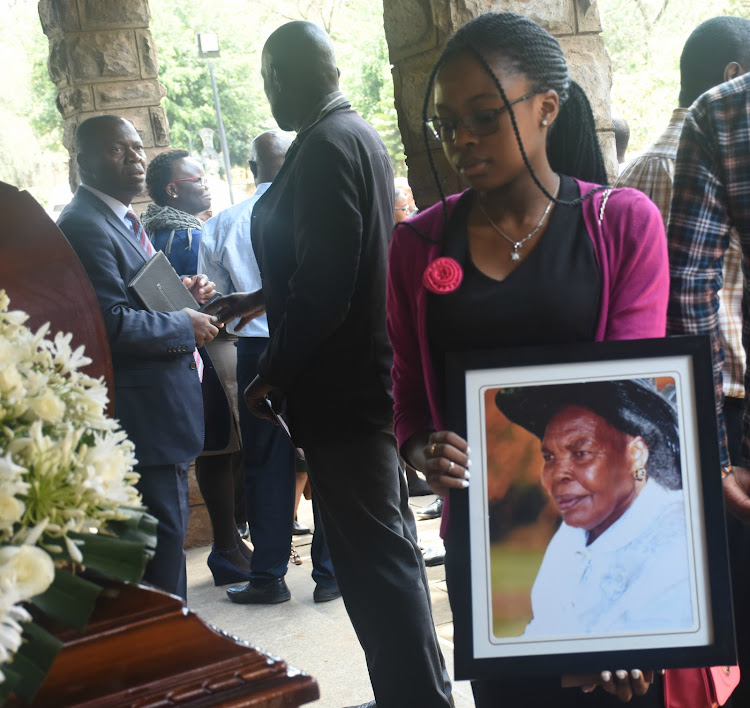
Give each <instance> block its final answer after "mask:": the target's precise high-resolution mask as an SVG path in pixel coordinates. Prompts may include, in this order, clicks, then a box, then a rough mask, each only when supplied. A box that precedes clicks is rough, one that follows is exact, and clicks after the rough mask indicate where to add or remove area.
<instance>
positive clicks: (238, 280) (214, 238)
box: [198, 182, 271, 338]
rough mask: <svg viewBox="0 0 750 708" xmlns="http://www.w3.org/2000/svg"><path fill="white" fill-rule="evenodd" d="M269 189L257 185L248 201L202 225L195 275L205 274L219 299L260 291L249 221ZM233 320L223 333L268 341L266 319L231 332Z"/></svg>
mask: <svg viewBox="0 0 750 708" xmlns="http://www.w3.org/2000/svg"><path fill="white" fill-rule="evenodd" d="M270 186H271V183H270V182H263V183H261V184H259V185H258V187H257V188H256V190H255V194H253V196H252V197H250V199H246V200H245V201H244V202H240V203H239V204H235V205H234V206H233V207H231V208H229V209H225V210H224V211H222V212H220V213H219V214H217V215H216V216H214V217H213V218H211V219H209V220H208V221H207V222H206V223H205V224H203V232H202V234H201V244H200V249H199V251H198V272H199V273H205V274H206V275H207V276H208V277H209V278H210V279H211V280H213V281H214V283H216V290H217V291H218V292H220V293H221V294H222V295H229V294H230V293H241V292H253V291H255V290H259V289H260V288H261V280H260V270H259V269H258V262H257V261H256V260H255V253H254V252H253V243H252V241H251V240H250V220H251V218H252V215H253V207H254V206H255V203H256V202H257V201H258V199H260V197H261V195H262V194H263V193H264V192H265V191H266V190H267V189H268V188H269V187H270ZM236 324H237V320H234V321H233V322H232V324H228V325H227V331H228V332H229V333H231V334H236V335H237V336H238V337H266V338H267V337H268V319H267V317H266V316H265V315H263V316H261V317H256V318H255V319H254V320H253V321H252V322H250V323H249V324H246V325H245V326H244V327H243V328H242V329H240V330H237V329H235V325H236Z"/></svg>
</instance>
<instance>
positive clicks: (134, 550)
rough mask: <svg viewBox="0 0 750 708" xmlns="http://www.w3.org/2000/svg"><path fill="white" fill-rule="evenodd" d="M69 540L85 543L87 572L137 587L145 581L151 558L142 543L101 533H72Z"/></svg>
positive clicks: (84, 555)
mask: <svg viewBox="0 0 750 708" xmlns="http://www.w3.org/2000/svg"><path fill="white" fill-rule="evenodd" d="M68 536H69V537H70V538H72V539H78V540H82V541H83V544H82V545H81V546H80V549H81V553H82V554H83V565H84V566H85V567H86V568H90V569H91V570H95V571H97V572H98V573H101V574H102V575H106V576H108V577H110V578H116V579H117V580H125V581H127V582H131V583H137V582H139V581H140V579H141V578H142V577H143V571H144V570H145V569H146V562H147V561H148V555H147V554H146V552H145V549H144V546H143V543H142V542H140V541H129V540H126V539H121V538H115V537H113V536H105V535H104V534H101V533H99V534H91V533H80V534H79V533H69V534H68Z"/></svg>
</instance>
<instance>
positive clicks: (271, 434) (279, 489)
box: [237, 337, 336, 587]
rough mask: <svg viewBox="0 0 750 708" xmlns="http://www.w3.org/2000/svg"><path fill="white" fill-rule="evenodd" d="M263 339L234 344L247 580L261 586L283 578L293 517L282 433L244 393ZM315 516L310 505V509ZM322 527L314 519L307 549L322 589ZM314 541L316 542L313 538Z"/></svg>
mask: <svg viewBox="0 0 750 708" xmlns="http://www.w3.org/2000/svg"><path fill="white" fill-rule="evenodd" d="M267 343H268V340H267V339H263V338H257V337H240V339H239V340H238V342H237V389H238V395H239V413H240V434H241V437H242V454H243V470H244V483H245V511H246V514H247V522H248V525H249V527H250V540H251V541H252V544H253V557H252V558H251V559H250V581H251V582H252V583H253V584H254V585H263V584H265V583H268V582H270V581H271V580H274V579H276V578H280V577H283V576H284V575H286V571H287V567H288V565H289V552H290V550H291V543H292V521H293V518H294V493H295V482H296V476H295V472H294V451H293V450H292V446H291V445H290V444H289V441H288V440H287V438H286V436H285V435H284V431H283V430H282V429H281V428H280V427H279V426H277V425H274V424H273V423H270V422H269V421H267V420H264V419H263V418H258V417H256V416H254V415H253V414H252V413H251V412H250V411H249V410H248V408H247V406H246V405H245V399H244V397H243V393H244V391H245V389H246V388H247V386H248V385H249V384H250V382H251V381H252V380H253V379H254V378H255V375H256V372H257V368H258V359H259V358H260V355H261V354H262V353H263V351H264V350H265V348H266V344H267ZM313 513H315V506H313ZM322 529H323V526H322V524H319V523H318V520H317V518H316V520H315V535H314V536H313V545H312V550H311V555H312V561H313V578H314V579H315V580H316V582H319V583H320V584H321V585H323V586H326V587H331V586H334V585H335V584H336V581H335V579H334V573H333V566H332V564H331V559H330V556H329V555H328V550H327V547H326V543H325V535H324V533H323V530H322ZM316 537H317V538H316Z"/></svg>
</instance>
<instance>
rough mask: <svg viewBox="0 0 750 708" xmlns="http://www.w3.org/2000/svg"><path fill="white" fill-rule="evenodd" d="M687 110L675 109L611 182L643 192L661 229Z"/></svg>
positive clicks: (665, 215) (665, 216)
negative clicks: (654, 209) (654, 208)
mask: <svg viewBox="0 0 750 708" xmlns="http://www.w3.org/2000/svg"><path fill="white" fill-rule="evenodd" d="M687 112H688V109H687V108H675V109H674V111H672V118H671V119H670V121H669V125H668V126H667V129H666V130H665V131H664V132H663V133H662V134H661V136H659V139H658V140H657V141H656V142H655V143H654V144H653V145H652V146H651V147H650V148H649V149H648V150H646V151H645V152H644V153H642V154H641V155H639V156H638V157H636V158H635V159H634V160H631V161H630V162H629V163H628V164H627V166H626V167H625V169H624V170H623V171H622V174H621V175H620V176H619V177H618V178H617V182H615V187H633V188H634V189H637V190H639V191H641V192H643V193H644V194H645V195H646V196H647V197H648V198H649V199H650V200H651V201H652V202H653V203H654V204H656V206H658V207H659V211H660V212H661V218H662V219H664V227H665V228H666V226H667V219H668V218H669V202H670V200H671V199H672V180H674V163H675V160H676V159H677V147H678V145H679V144H680V133H681V132H682V124H683V123H684V122H685V116H686V115H687Z"/></svg>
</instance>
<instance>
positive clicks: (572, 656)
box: [446, 336, 736, 679]
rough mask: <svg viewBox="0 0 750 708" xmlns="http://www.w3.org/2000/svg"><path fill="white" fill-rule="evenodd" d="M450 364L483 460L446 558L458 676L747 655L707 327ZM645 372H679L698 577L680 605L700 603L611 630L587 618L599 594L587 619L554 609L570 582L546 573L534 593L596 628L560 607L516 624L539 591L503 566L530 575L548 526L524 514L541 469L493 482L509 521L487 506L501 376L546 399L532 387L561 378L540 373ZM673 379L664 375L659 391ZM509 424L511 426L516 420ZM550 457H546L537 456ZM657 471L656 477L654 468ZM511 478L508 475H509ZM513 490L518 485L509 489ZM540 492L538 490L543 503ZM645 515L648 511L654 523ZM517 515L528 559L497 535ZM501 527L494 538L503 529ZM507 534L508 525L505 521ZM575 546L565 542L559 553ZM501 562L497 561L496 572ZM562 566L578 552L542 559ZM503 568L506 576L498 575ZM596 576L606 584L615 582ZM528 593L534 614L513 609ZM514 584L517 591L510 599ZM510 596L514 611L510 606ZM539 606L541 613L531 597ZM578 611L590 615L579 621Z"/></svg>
mask: <svg viewBox="0 0 750 708" xmlns="http://www.w3.org/2000/svg"><path fill="white" fill-rule="evenodd" d="M446 375H447V381H446V385H447V387H446V401H447V411H448V421H447V422H448V426H449V428H450V429H452V430H455V431H456V432H458V433H459V434H460V435H462V436H463V437H465V438H466V439H467V440H468V441H469V446H470V449H471V460H472V467H471V470H470V471H471V481H470V485H469V488H468V489H466V490H452V491H451V495H450V533H449V538H448V544H447V547H448V550H449V553H450V555H451V557H452V561H451V563H450V564H449V566H450V567H448V569H447V572H448V573H449V575H450V579H451V585H452V588H453V598H452V604H453V613H454V647H455V675H456V678H457V679H498V678H510V677H514V678H518V677H534V676H539V677H541V676H547V677H549V676H557V675H563V674H584V673H590V672H599V671H603V670H612V669H621V668H622V669H633V668H640V669H663V668H685V667H697V666H722V665H732V664H735V663H736V649H735V638H734V624H733V614H732V598H731V585H730V578H729V560H728V551H727V541H726V528H725V519H724V504H723V495H722V483H721V475H720V463H719V454H718V436H717V430H716V418H715V405H714V386H713V375H712V366H711V349H710V343H709V340H708V338H707V337H704V336H687V337H674V338H668V339H650V340H634V341H618V342H598V343H588V344H572V345H566V346H563V347H544V348H526V349H515V350H505V351H484V352H482V351H479V352H472V353H461V354H449V355H448V357H447V361H446ZM642 379H645V380H650V381H652V382H653V383H654V387H656V386H658V385H664V382H665V381H666V385H667V386H670V385H671V384H670V382H669V379H673V388H672V389H670V390H672V391H673V393H672V395H673V396H674V398H675V400H676V402H675V410H676V411H677V429H678V435H679V453H678V459H679V467H678V475H679V478H680V480H681V481H682V490H681V493H682V497H681V498H682V500H683V501H682V502H679V503H677V506H676V507H670V508H676V509H677V510H679V508H680V503H682V504H684V507H683V508H684V523H685V535H684V542H685V549H686V551H687V556H686V557H687V571H688V575H687V578H688V581H687V582H689V583H690V587H689V605H687V604H685V603H683V604H682V605H679V603H677V604H678V606H681V607H682V609H683V610H685V608H687V607H689V610H690V613H691V614H690V615H686V614H685V613H683V615H682V617H683V618H685V617H688V616H689V617H690V620H689V621H687V620H684V619H683V620H678V619H676V618H675V619H674V620H673V621H674V626H672V627H659V626H657V624H656V622H654V623H653V624H654V626H651V625H648V624H647V625H645V626H648V627H649V629H645V630H644V629H643V628H642V627H636V626H635V625H633V627H631V626H630V625H628V624H624V625H623V624H622V623H621V624H620V625H619V628H618V629H611V630H609V632H608V631H607V630H606V628H604V620H603V619H602V624H601V626H599V625H597V622H596V621H594V622H589V619H590V618H591V617H592V616H598V617H602V618H603V617H604V616H608V615H607V613H606V612H601V613H599V614H598V615H597V614H596V612H593V613H592V612H591V611H590V610H591V608H590V607H589V613H588V614H586V613H585V612H584V610H583V609H581V610H580V617H584V618H587V619H585V620H584V619H580V617H579V615H578V614H575V613H573V614H572V615H571V614H569V613H567V612H566V613H557V612H553V611H552V609H553V607H555V602H557V599H556V598H557V594H556V593H559V594H561V595H562V594H564V593H561V592H560V591H559V589H558V588H554V591H553V589H552V588H553V586H552V585H551V584H550V583H549V582H546V583H543V582H542V580H543V579H542V578H540V586H541V587H540V592H539V593H538V594H537V593H535V597H537V598H538V597H542V598H549V599H550V600H551V601H550V603H549V607H548V612H547V614H548V616H549V617H551V618H555V617H558V616H564V617H565V618H566V622H567V621H568V619H567V618H568V617H575V618H576V619H575V621H573V620H572V619H571V620H570V622H572V624H570V623H569V624H570V626H571V627H575V628H577V627H583V626H584V624H586V626H587V627H593V628H594V629H593V630H591V629H585V630H584V629H581V631H580V633H579V634H576V633H575V632H577V631H578V630H577V629H573V630H572V631H573V633H572V634H565V632H566V631H567V630H563V629H560V627H559V626H558V623H556V622H555V621H551V622H550V623H548V625H547V626H548V627H554V629H545V628H544V626H542V628H541V635H539V622H536V626H537V633H536V635H535V636H531V637H529V636H524V634H528V633H529V631H530V625H529V624H526V625H525V628H524V629H523V632H522V633H521V634H520V635H519V634H517V632H518V631H519V627H520V626H521V623H522V622H523V621H524V618H525V617H527V616H528V608H529V606H530V604H531V591H530V590H529V591H528V596H527V597H526V599H524V593H526V592H527V591H526V590H525V587H526V586H525V585H522V588H521V589H520V590H519V588H517V587H513V583H512V582H510V585H511V591H508V590H507V589H504V587H505V585H508V582H506V580H504V578H506V575H505V574H506V573H507V577H508V578H513V577H519V578H520V577H521V576H522V575H523V573H522V572H521V571H520V570H516V568H519V569H520V568H525V569H526V570H525V573H526V577H527V579H528V577H530V576H531V574H532V572H533V568H534V563H536V562H537V561H538V559H539V558H540V551H539V549H538V548H536V547H535V546H534V543H536V544H537V545H538V543H539V541H538V539H537V540H533V541H529V538H532V539H534V538H535V534H537V532H536V531H534V532H530V531H528V530H526V529H525V528H524V520H528V517H529V513H530V512H529V507H531V508H532V512H531V513H532V516H533V508H534V504H533V497H534V492H533V489H532V488H531V487H532V486H533V485H532V484H531V483H527V482H524V483H523V485H521V486H522V492H523V493H521V492H519V491H518V490H517V489H515V486H514V485H515V484H516V483H515V482H513V483H511V484H510V486H508V487H507V489H506V490H502V489H501V490H500V492H499V495H500V496H499V500H498V492H497V490H494V496H493V501H492V505H493V506H492V514H494V513H495V512H497V507H496V506H495V505H496V504H498V503H499V504H500V505H501V506H500V512H498V513H499V514H500V516H499V518H500V519H501V522H497V521H496V520H495V517H493V516H492V514H491V513H490V496H491V495H490V488H489V481H490V480H493V484H494V483H495V481H494V480H495V479H496V478H497V477H498V476H500V477H502V475H501V474H500V475H498V473H497V470H496V469H495V468H494V467H493V470H494V471H491V472H488V468H490V467H491V466H492V465H495V466H497V460H493V459H491V455H497V454H498V453H496V452H495V450H497V449H498V448H497V447H492V446H490V445H488V443H487V440H488V435H489V432H488V431H492V430H494V428H491V427H488V426H490V425H491V424H492V425H494V423H492V422H491V421H490V418H492V417H493V416H494V414H493V413H492V411H491V409H490V406H491V405H493V404H492V403H491V401H493V400H494V401H495V403H494V406H495V408H496V409H497V408H498V407H499V405H500V404H498V403H497V401H498V400H502V401H507V400H508V399H507V398H502V399H498V398H497V396H498V393H496V392H494V391H497V392H499V391H500V390H502V391H503V396H505V395H506V393H508V394H510V395H513V392H514V390H515V391H521V394H520V395H522V396H526V398H527V399H528V400H529V401H531V400H541V399H532V397H531V391H532V389H531V387H536V389H537V390H538V391H539V390H541V391H542V392H543V394H544V395H543V396H542V398H545V397H546V396H547V394H548V391H549V392H552V391H553V389H549V390H548V391H545V390H544V389H543V388H542V389H540V388H539V387H545V386H556V387H558V386H560V385H565V384H574V387H575V385H577V384H583V383H584V382H594V381H599V382H601V381H604V382H610V383H609V384H606V385H607V386H610V385H611V382H626V383H624V384H620V383H618V384H617V385H618V386H620V385H622V386H625V387H626V388H627V387H632V386H633V385H635V384H634V383H633V382H636V380H642ZM636 383H637V382H636ZM524 387H529V388H527V392H526V393H523V388H524ZM579 388H580V390H581V391H583V390H584V389H583V388H582V387H579ZM511 389H512V390H511ZM565 390H568V389H565ZM576 390H578V389H576ZM587 390H589V389H587ZM666 393H667V388H666V387H665V389H663V390H662V391H661V392H660V393H659V395H660V396H661V395H663V394H666ZM493 396H494V399H493ZM551 396H552V394H551V393H549V397H551ZM524 400H525V399H524ZM488 401H489V402H490V403H488ZM503 405H505V404H503ZM533 405H537V404H533ZM505 424H506V425H507V424H508V423H507V419H505ZM503 435H505V436H507V435H508V433H507V431H506V432H505V433H503ZM513 435H515V433H513ZM498 437H500V438H502V437H503V436H502V435H500V436H497V435H496V436H494V437H491V438H490V440H491V441H492V445H499V444H500V443H495V442H494V441H495V440H496V439H497V438H498ZM503 439H504V438H503ZM537 440H538V438H537ZM545 449H546V450H547V448H545ZM540 454H541V453H540ZM552 458H553V456H552V455H551V454H550V453H549V452H548V450H547V458H546V459H547V460H550V459H552ZM561 458H562V453H561ZM540 459H541V458H540ZM544 464H545V463H544V462H541V467H540V468H539V469H540V470H541V469H542V468H543V466H544ZM548 464H549V463H548ZM510 466H511V467H513V468H514V469H516V468H520V464H519V465H510ZM490 475H494V476H492V477H491V476H490ZM652 479H653V478H652V477H649V481H651V480H652ZM539 480H540V481H539V482H538V487H539V490H540V491H541V492H543V491H544V490H543V488H542V483H541V471H540V473H539ZM504 483H505V484H506V486H507V480H506V481H505V482H504ZM662 483H663V482H661V483H660V484H662ZM651 489H652V490H655V489H656V487H655V486H654V485H653V484H652V487H651ZM511 491H513V493H510V492H511ZM657 491H658V490H657ZM670 491H673V490H670ZM537 496H538V495H537ZM545 498H546V499H548V500H549V501H548V505H549V504H551V505H552V506H553V510H554V511H555V512H556V513H559V512H560V508H558V507H557V506H555V505H554V504H553V499H552V497H551V496H550V497H547V496H546V495H545ZM644 498H645V497H644ZM530 499H531V502H530V501H529V500H530ZM669 499H671V500H673V501H674V500H679V499H680V497H679V496H676V495H675V494H672V496H669ZM644 503H645V502H644ZM538 504H539V500H538V499H537V506H538ZM503 505H504V506H503ZM639 508H641V509H642V508H644V507H639ZM524 514H525V515H526V516H524ZM632 514H633V515H635V514H636V511H635V507H633V512H632ZM516 517H518V518H520V519H521V521H520V522H519V524H517V525H516V526H513V524H512V519H513V518H516ZM491 518H492V519H493V525H492V537H491V535H490V533H491V529H490V519H491ZM508 518H509V519H511V521H510V522H509V521H507V519H508ZM631 518H632V515H631ZM645 522H646V520H645V519H644V525H645ZM558 523H559V526H558V527H557V528H562V527H563V526H565V527H566V533H567V530H569V529H570V527H568V525H567V524H565V523H563V522H562V521H559V522H558ZM508 524H510V527H511V531H510V538H512V539H515V543H516V545H518V543H519V539H522V540H523V539H524V533H526V541H525V542H526V544H527V546H529V547H534V549H535V550H534V554H535V555H533V556H532V554H531V552H530V551H529V552H526V553H525V552H524V550H523V549H524V544H523V543H521V544H520V548H521V551H520V555H519V556H518V558H519V559H520V561H519V562H517V563H516V562H515V561H512V560H510V559H513V558H516V556H514V555H512V554H511V552H510V551H505V550H502V548H500V547H499V546H497V545H496V544H497V543H498V542H497V540H496V539H497V537H498V534H499V533H501V534H502V533H506V532H507V529H506V528H505V527H506V526H507V525H508ZM678 526H679V525H678ZM498 528H499V529H500V531H499V532H498ZM613 528H614V526H613ZM619 528H622V526H620V527H619ZM539 533H541V532H539ZM550 533H552V534H553V535H555V534H556V533H557V530H552V531H550ZM571 533H573V532H571ZM562 535H565V534H562ZM603 537H604V535H602V536H600V538H603ZM492 538H495V541H494V542H493V540H492ZM501 538H508V535H507V533H506V536H504V537H503V536H501ZM576 538H578V536H576ZM674 538H675V539H677V538H678V537H677V536H675V537H674ZM678 542H679V543H682V541H681V540H679V539H678V540H675V543H678ZM560 547H561V546H560V545H559V544H558V545H556V546H555V548H560ZM628 547H629V546H628ZM587 548H588V546H587ZM545 552H546V547H545V548H544V549H542V551H541V556H542V557H543V555H544V553H545ZM566 552H567V551H566ZM524 553H525V554H524ZM623 553H625V552H624V551H623ZM565 557H566V556H563V555H561V556H560V558H561V559H562V558H565ZM625 557H626V556H625ZM656 557H657V556H656V555H655V554H654V556H653V558H649V561H652V560H655V559H656ZM670 557H676V558H682V555H680V554H679V553H677V554H673V555H672V556H670ZM493 559H494V560H493ZM551 560H552V561H554V560H555V555H554V554H552V555H551ZM625 562H626V563H627V562H629V561H625ZM493 563H494V564H495V565H494V570H495V572H496V575H495V576H494V577H495V579H494V580H493V576H492V572H493ZM680 563H681V561H680ZM665 565H666V569H665V571H664V572H665V573H666V572H672V571H673V570H674V568H671V566H670V563H669V562H668V563H666V564H665ZM678 565H679V563H678ZM511 567H512V568H514V570H513V571H512V572H511V571H509V570H508V569H509V568H511ZM539 567H540V566H537V568H539ZM555 567H557V568H558V570H559V569H560V568H562V569H563V570H562V571H561V573H560V575H561V576H563V575H566V574H567V571H566V570H565V568H567V567H568V566H567V565H564V564H562V561H560V563H559V564H558V565H557V566H555V564H554V563H552V565H550V566H545V568H552V569H553V570H554V568H555ZM592 567H593V566H592ZM644 567H645V566H644ZM660 567H661V566H660ZM503 568H505V570H503ZM529 568H531V569H532V570H529ZM670 568H671V570H670ZM680 568H682V566H679V568H678V570H679V569H680ZM576 572H578V571H576ZM644 572H645V571H644ZM648 572H649V573H651V574H652V575H651V576H648V577H649V578H651V577H652V578H653V580H654V584H653V585H652V584H650V585H649V587H658V586H659V582H663V583H665V582H666V577H667V576H664V577H662V576H661V575H660V573H661V572H662V571H661V570H651V571H648ZM536 573H537V574H538V573H539V571H538V570H537V571H536ZM555 577H556V576H555V574H554V572H553V573H552V574H551V575H550V573H549V572H545V575H544V578H546V579H547V580H549V578H555ZM575 577H578V576H575ZM580 577H583V576H580ZM607 577H610V576H607ZM497 578H500V580H499V581H498V580H497ZM536 578H537V576H536V575H534V580H533V582H532V587H533V586H534V583H536ZM562 580H563V578H562V577H561V581H562ZM519 582H520V581H519ZM524 582H526V581H524ZM576 582H578V583H582V582H583V581H581V580H580V578H579V579H578V580H577V581H575V582H573V583H572V584H571V585H570V586H569V587H570V589H571V594H570V597H571V598H572V600H573V603H574V604H575V606H576V611H575V612H579V609H578V605H585V602H584V600H583V599H582V598H583V597H584V593H583V592H581V593H580V594H579V595H577V594H576V593H577V592H578V589H579V587H580V585H576ZM493 583H494V584H493ZM633 585H634V583H633ZM498 587H499V588H500V589H499V590H498ZM561 587H562V586H561ZM565 587H568V586H565ZM595 587H596V588H601V587H608V586H607V585H606V583H604V584H600V585H598V586H597V585H595ZM684 587H685V586H684V584H682V583H680V584H678V585H677V586H676V588H677V591H678V592H679V593H682V594H681V595H680V597H681V598H682V599H685V597H687V595H686V594H685V593H684V592H683V590H684ZM589 591H590V588H589V589H588V590H587V594H585V597H586V598H589V597H590V593H589ZM498 592H500V593H501V594H502V593H506V596H507V597H506V596H503V597H501V598H500V599H498ZM596 592H599V590H598V589H597V590H595V591H594V596H595V595H596ZM670 592H671V591H670ZM509 593H511V594H509ZM512 593H515V594H514V595H513V594H512ZM626 595H627V592H625V593H623V594H622V595H621V596H620V597H621V598H624V597H625V596H626ZM614 596H616V593H615V595H613V597H614ZM519 597H520V598H521V600H523V607H524V610H523V612H524V613H526V614H523V613H522V612H521V610H515V609H514V602H515V601H519V602H520V600H519ZM665 597H667V593H666V592H665V593H664V594H663V595H656V596H655V599H654V600H653V604H652V605H650V606H651V607H656V606H658V604H659V602H660V601H661V600H662V599H663V598H665ZM507 598H510V599H511V600H512V601H506V600H507ZM631 599H632V597H631ZM607 601H609V602H610V603H616V601H612V599H611V597H608V598H607ZM561 602H562V600H561ZM648 602H651V600H649V601H648ZM686 602H687V601H686ZM516 604H518V603H516ZM605 605H606V602H605ZM612 606H615V605H612ZM630 606H632V607H637V606H638V603H631V605H630ZM645 606H649V605H645ZM497 607H500V608H501V610H498V609H497ZM595 607H597V606H595ZM670 607H671V605H670ZM508 608H509V609H508ZM543 608H544V602H539V604H538V605H537V610H538V612H537V614H538V615H539V616H540V617H541V616H543V615H544V614H545V613H544V612H543ZM506 609H507V616H506V615H505V614H503V613H505V612H506ZM618 611H619V609H618V608H616V606H615V611H614V614H617V612H618ZM514 613H516V614H514ZM634 614H637V613H633V612H629V613H628V614H627V615H624V614H622V613H621V614H620V616H631V615H634ZM516 615H517V616H516ZM532 617H534V611H533V608H532ZM579 619H580V622H579ZM669 621H672V620H669ZM577 622H579V623H578V624H576V623H577ZM587 622H588V624H587ZM665 622H667V620H665ZM612 626H617V625H616V624H615V625H612ZM623 627H627V629H623ZM498 628H499V629H498ZM545 631H546V632H547V635H546V636H545ZM498 632H499V634H498ZM535 637H536V638H535Z"/></svg>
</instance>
